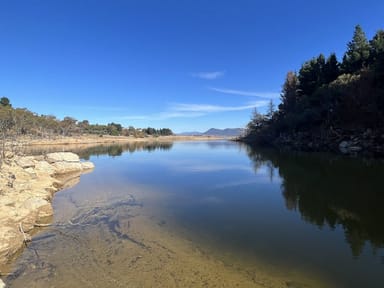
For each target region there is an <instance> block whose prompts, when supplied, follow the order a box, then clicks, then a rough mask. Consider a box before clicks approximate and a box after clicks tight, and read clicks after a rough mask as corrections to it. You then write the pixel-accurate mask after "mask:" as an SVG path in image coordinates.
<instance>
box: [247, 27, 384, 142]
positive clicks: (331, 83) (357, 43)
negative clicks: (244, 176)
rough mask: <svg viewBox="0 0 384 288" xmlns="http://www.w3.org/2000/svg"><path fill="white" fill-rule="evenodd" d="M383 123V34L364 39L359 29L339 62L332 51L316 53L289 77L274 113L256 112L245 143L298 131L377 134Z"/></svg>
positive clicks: (359, 28)
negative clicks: (329, 53)
mask: <svg viewBox="0 0 384 288" xmlns="http://www.w3.org/2000/svg"><path fill="white" fill-rule="evenodd" d="M272 108H273V107H272ZM383 121H384V31H383V30H379V31H378V32H377V33H376V34H375V36H374V37H373V38H372V39H371V40H370V41H368V40H367V38H366V36H365V33H364V31H363V30H362V28H361V27H360V26H359V25H358V26H356V27H355V31H354V34H353V38H352V40H351V41H350V42H349V43H348V44H347V51H346V52H345V54H344V56H343V59H342V61H341V62H339V61H338V60H337V57H336V55H335V54H334V53H333V54H331V55H329V56H328V57H325V56H324V55H323V54H320V55H319V56H317V57H314V58H312V59H310V60H309V61H306V62H305V63H304V64H303V65H302V66H301V68H300V70H299V71H298V72H294V71H290V72H288V73H287V76H286V79H285V82H284V84H283V87H282V93H281V104H280V105H279V107H278V110H277V111H273V110H270V109H269V111H268V113H267V114H266V115H262V114H260V113H258V112H257V111H255V112H254V115H253V116H252V119H251V121H250V123H249V124H248V126H247V128H248V129H247V136H246V137H245V140H246V141H248V142H252V143H259V144H271V143H273V142H274V141H275V140H276V139H277V138H279V137H280V138H281V137H284V135H285V136H287V135H296V134H297V133H307V134H311V133H312V134H313V133H320V134H321V133H323V134H326V135H327V137H329V136H330V135H332V134H333V133H336V134H340V133H341V134H343V133H345V132H346V131H349V132H350V133H351V134H353V133H361V131H367V129H368V131H370V133H375V132H377V131H381V130H382V128H383V123H384V122H383ZM380 133H382V131H381V132H380ZM380 133H379V134H380ZM380 135H381V134H380Z"/></svg>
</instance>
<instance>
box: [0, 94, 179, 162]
mask: <svg viewBox="0 0 384 288" xmlns="http://www.w3.org/2000/svg"><path fill="white" fill-rule="evenodd" d="M0 133H1V135H0V136H1V139H0V140H1V154H2V155H0V158H4V155H3V154H4V151H5V143H6V141H9V140H12V139H17V138H18V137H21V136H29V137H33V138H37V137H40V138H51V137H56V136H77V135H83V134H96V135H100V136H102V135H112V136H133V137H146V136H167V135H172V134H173V132H172V130H171V129H168V128H163V129H154V128H151V127H148V128H145V129H140V128H134V127H133V126H129V127H128V128H124V127H123V126H122V125H121V124H118V123H114V122H112V123H109V124H106V125H105V124H90V123H89V121H88V120H83V121H77V120H76V119H74V118H72V117H64V119H62V120H60V119H57V118H56V117H55V116H53V115H38V114H36V113H34V112H31V111H29V110H28V109H26V108H13V107H12V105H11V101H10V100H9V99H8V98H7V97H2V98H1V99H0Z"/></svg>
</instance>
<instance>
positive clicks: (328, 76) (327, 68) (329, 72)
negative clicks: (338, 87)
mask: <svg viewBox="0 0 384 288" xmlns="http://www.w3.org/2000/svg"><path fill="white" fill-rule="evenodd" d="M339 75H340V64H339V62H338V61H337V58H336V54H335V53H332V54H331V55H329V57H328V58H327V61H326V62H325V65H324V82H325V84H329V83H331V82H332V81H334V80H336V78H337V77H339Z"/></svg>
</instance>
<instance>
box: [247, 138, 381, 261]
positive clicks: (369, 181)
mask: <svg viewBox="0 0 384 288" xmlns="http://www.w3.org/2000/svg"><path fill="white" fill-rule="evenodd" d="M246 151H247V154H248V156H249V158H250V159H251V160H252V161H253V166H254V169H255V170H257V169H258V168H260V167H262V166H264V167H265V166H267V167H270V171H271V174H270V175H271V177H273V174H272V173H273V171H274V170H275V169H277V170H278V171H279V175H280V177H281V178H282V186H281V191H282V194H283V196H284V199H285V203H286V207H287V209H289V210H298V211H299V212H300V214H301V216H302V218H303V219H304V220H305V221H307V222H310V223H312V224H314V225H317V226H318V227H320V228H321V227H324V226H325V225H328V226H329V227H331V228H332V229H334V228H335V227H336V226H337V225H341V227H342V228H343V230H344V233H345V239H346V241H347V242H348V243H349V245H350V247H351V250H352V253H353V255H354V256H355V257H357V256H359V255H360V254H361V253H362V250H363V247H364V245H365V243H370V244H371V245H372V247H373V250H375V249H377V248H382V247H384V209H383V206H382V203H384V193H383V192H384V189H383V185H382V183H383V182H382V181H383V177H384V162H383V161H380V160H366V159H365V160H364V159H353V158H346V157H341V156H336V155H329V154H305V153H288V152H277V151H275V150H273V151H271V150H260V149H257V150H256V149H254V148H251V147H249V146H246Z"/></svg>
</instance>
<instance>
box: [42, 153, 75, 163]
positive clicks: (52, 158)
mask: <svg viewBox="0 0 384 288" xmlns="http://www.w3.org/2000/svg"><path fill="white" fill-rule="evenodd" d="M45 158H46V161H47V162H48V163H56V162H80V158H79V156H78V155H76V154H75V153H72V152H55V153H48V154H47V155H46V157H45Z"/></svg>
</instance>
